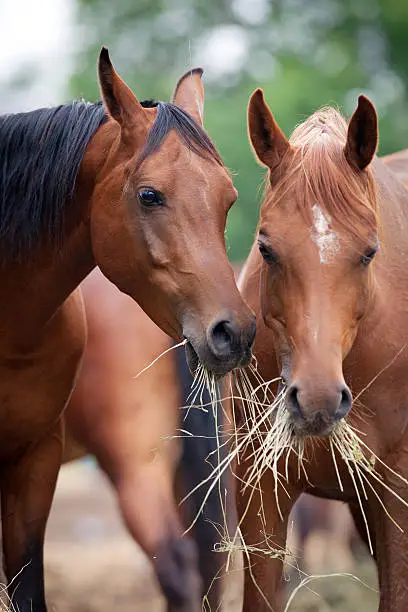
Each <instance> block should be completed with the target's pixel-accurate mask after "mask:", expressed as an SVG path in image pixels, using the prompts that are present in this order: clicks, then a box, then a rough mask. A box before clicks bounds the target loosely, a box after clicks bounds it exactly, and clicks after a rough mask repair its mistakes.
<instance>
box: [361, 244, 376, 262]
mask: <svg viewBox="0 0 408 612" xmlns="http://www.w3.org/2000/svg"><path fill="white" fill-rule="evenodd" d="M376 253H377V249H373V248H370V249H367V250H366V251H365V253H364V255H362V256H361V257H360V262H361V263H362V264H363V266H368V265H369V264H370V263H371V262H372V261H373V259H374V256H375V254H376Z"/></svg>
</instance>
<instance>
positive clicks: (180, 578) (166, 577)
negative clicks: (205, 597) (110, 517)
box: [114, 457, 201, 612]
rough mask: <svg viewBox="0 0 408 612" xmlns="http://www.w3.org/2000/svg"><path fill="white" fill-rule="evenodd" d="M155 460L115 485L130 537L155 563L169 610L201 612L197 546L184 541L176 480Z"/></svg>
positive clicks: (122, 478)
mask: <svg viewBox="0 0 408 612" xmlns="http://www.w3.org/2000/svg"><path fill="white" fill-rule="evenodd" d="M157 459H158V458H157V457H156V461H155V462H153V463H151V464H148V465H142V466H141V467H137V468H136V469H133V470H131V471H123V473H122V474H121V475H120V477H119V479H118V481H117V482H114V485H115V486H116V488H117V491H118V496H119V504H120V509H121V512H122V515H123V517H124V520H125V522H126V525H127V527H128V529H129V531H130V533H131V535H132V536H133V538H134V539H135V540H136V541H137V542H138V543H139V545H140V546H141V547H142V548H143V550H144V551H145V552H146V554H147V555H148V557H149V558H150V559H152V562H153V566H154V569H155V572H156V576H157V578H158V581H159V584H160V586H161V589H162V591H163V594H164V596H165V597H166V599H167V603H168V611H169V612H201V580H200V577H199V574H198V560H197V551H196V546H195V544H194V542H193V541H192V540H190V539H189V538H183V537H182V534H183V529H182V526H181V523H180V519H179V516H178V510H177V507H176V505H175V502H174V495H173V490H172V485H173V483H172V478H171V477H170V476H169V475H168V473H167V472H166V467H165V466H164V467H163V469H161V468H160V461H158V460H157ZM134 465H135V464H134V463H133V466H134Z"/></svg>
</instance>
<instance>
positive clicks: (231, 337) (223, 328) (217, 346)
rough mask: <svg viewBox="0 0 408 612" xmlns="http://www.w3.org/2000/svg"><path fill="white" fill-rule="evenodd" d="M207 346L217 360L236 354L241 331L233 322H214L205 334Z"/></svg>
mask: <svg viewBox="0 0 408 612" xmlns="http://www.w3.org/2000/svg"><path fill="white" fill-rule="evenodd" d="M207 340H208V345H209V347H210V349H211V351H212V352H213V353H214V355H215V356H216V357H218V358H219V359H225V358H227V357H230V356H231V355H232V354H234V353H236V352H237V351H238V349H239V346H240V343H241V331H240V329H239V327H238V325H237V324H236V323H235V322H234V321H230V320H221V321H215V322H214V323H213V324H212V325H211V327H210V328H209V330H208V332H207Z"/></svg>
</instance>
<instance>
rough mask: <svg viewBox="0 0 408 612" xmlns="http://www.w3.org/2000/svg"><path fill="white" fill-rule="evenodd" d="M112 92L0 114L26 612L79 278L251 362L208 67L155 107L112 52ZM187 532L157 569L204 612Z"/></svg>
mask: <svg viewBox="0 0 408 612" xmlns="http://www.w3.org/2000/svg"><path fill="white" fill-rule="evenodd" d="M99 82H100V87H101V92H102V99H103V105H101V104H87V103H82V102H80V103H73V104H69V105H66V106H62V107H58V108H55V109H43V110H38V111H33V112H32V113H24V114H21V115H10V116H5V117H2V118H1V119H0V164H1V174H0V237H1V244H0V250H1V272H0V280H1V282H0V422H1V427H0V488H1V504H2V532H3V552H4V569H5V573H6V578H7V580H8V582H10V581H11V580H12V579H13V578H15V580H14V581H13V583H12V585H11V587H10V591H11V592H10V595H12V596H13V602H14V604H15V607H16V608H17V609H18V610H19V611H20V612H31V611H32V610H35V612H44V611H45V610H46V603H45V596H44V579H43V540H44V530H45V526H46V522H47V518H48V514H49V510H50V505H51V502H52V498H53V494H54V489H55V483H56V479H57V475H58V470H59V467H60V463H61V459H62V452H63V430H62V420H61V415H62V412H63V410H64V407H65V406H66V404H67V402H68V400H69V397H70V394H71V392H72V389H73V387H74V383H75V378H76V375H77V369H78V366H79V364H80V360H81V357H82V353H83V350H84V346H85V343H86V321H85V316H84V310H83V304H82V299H81V296H80V293H79V292H78V291H76V289H77V287H78V285H79V284H80V283H81V281H82V280H83V279H84V278H85V277H86V276H87V274H89V272H90V271H91V270H92V269H93V268H94V267H95V265H99V267H100V269H101V270H102V272H103V273H104V274H105V275H106V276H107V277H108V278H109V279H110V280H112V281H113V282H114V283H115V284H116V285H117V286H118V287H119V288H120V290H122V291H123V292H125V293H127V294H129V295H130V296H131V297H132V298H133V299H134V300H136V301H137V302H138V303H139V304H140V305H141V306H142V308H143V309H144V310H145V312H146V313H147V314H148V315H149V316H151V317H152V318H153V319H154V321H155V322H156V323H157V324H158V325H159V326H160V327H161V328H162V329H163V330H164V331H165V332H166V333H168V334H169V335H171V336H172V337H173V339H174V340H175V341H180V340H181V339H182V338H183V337H185V338H186V339H187V340H188V343H189V344H188V346H189V355H190V359H191V361H192V363H196V362H197V359H200V360H201V362H202V363H203V364H204V366H205V367H206V368H207V369H208V370H209V371H213V372H214V373H217V374H223V373H225V372H227V371H230V370H231V369H232V368H234V367H236V366H237V365H239V364H240V363H247V362H248V360H249V359H250V355H251V345H252V341H253V335H254V318H253V315H252V313H250V312H249V310H248V308H247V307H246V306H245V304H244V302H243V301H242V299H241V297H240V295H239V293H238V290H237V288H236V284H235V280H234V275H233V271H232V268H231V266H230V264H229V262H228V258H227V254H226V251H225V243H224V237H223V236H224V230H225V222H226V216H227V212H228V209H229V208H230V206H231V205H232V203H233V202H234V200H235V199H236V191H235V189H234V188H233V185H232V182H231V179H230V177H229V175H228V172H227V171H226V169H225V167H224V166H223V164H222V162H221V159H220V157H219V155H218V153H217V151H216V149H215V148H214V146H213V144H212V143H211V141H210V139H209V137H208V136H207V135H206V133H205V132H204V130H203V128H202V107H203V87H202V83H201V71H200V70H193V71H191V72H190V73H188V74H187V75H185V76H184V77H183V78H182V79H180V81H179V83H178V84H177V87H176V91H175V94H174V97H173V102H174V103H173V104H171V103H158V104H157V105H156V106H155V107H153V108H144V107H143V106H142V105H141V104H140V103H139V102H138V100H137V99H136V97H135V95H134V94H133V92H132V91H131V90H130V89H129V88H128V87H127V85H126V84H125V83H124V82H123V81H122V80H121V79H120V77H119V76H118V75H117V74H116V72H115V70H114V69H113V66H112V64H111V62H110V59H109V55H108V52H107V50H106V49H103V50H102V52H101V55H100V58H99ZM173 527H174V526H173V525H172V524H171V523H168V524H166V523H164V527H163V538H162V541H161V542H160V546H159V550H158V551H157V555H156V556H155V564H156V569H157V572H158V574H159V575H160V576H161V577H162V580H163V584H162V586H163V588H165V589H166V593H167V596H168V602H169V606H170V608H171V609H173V610H199V609H200V605H201V604H200V602H201V593H200V585H199V582H200V581H199V576H198V572H197V568H196V563H195V552H194V546H193V545H192V544H191V542H188V541H184V540H181V539H180V535H181V534H180V533H179V532H177V531H174V529H173ZM175 564H176V567H177V571H176V572H175V569H174V566H175ZM175 574H177V576H178V579H177V582H176V583H175V584H173V583H172V577H173V576H174V575H175ZM17 575H18V576H17ZM180 581H181V582H182V583H183V590H182V592H180V591H179V590H178V585H179V584H180Z"/></svg>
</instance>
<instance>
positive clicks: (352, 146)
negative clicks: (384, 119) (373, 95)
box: [344, 96, 378, 170]
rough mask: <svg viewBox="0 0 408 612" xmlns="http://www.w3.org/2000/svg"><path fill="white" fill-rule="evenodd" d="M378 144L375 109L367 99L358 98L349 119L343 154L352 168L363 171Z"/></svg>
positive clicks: (363, 97)
mask: <svg viewBox="0 0 408 612" xmlns="http://www.w3.org/2000/svg"><path fill="white" fill-rule="evenodd" d="M377 144H378V122H377V113H376V112H375V108H374V106H373V104H372V102H370V100H369V99H368V98H366V97H365V96H359V98H358V106H357V108H356V110H355V111H354V115H353V116H352V118H351V119H350V123H349V127H348V132H347V142H346V146H345V147H344V154H345V156H346V159H347V161H348V162H349V164H350V165H351V166H353V167H354V168H358V169H359V170H364V168H366V167H367V166H368V164H369V163H370V162H371V161H372V159H373V157H374V155H375V152H376V150H377Z"/></svg>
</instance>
